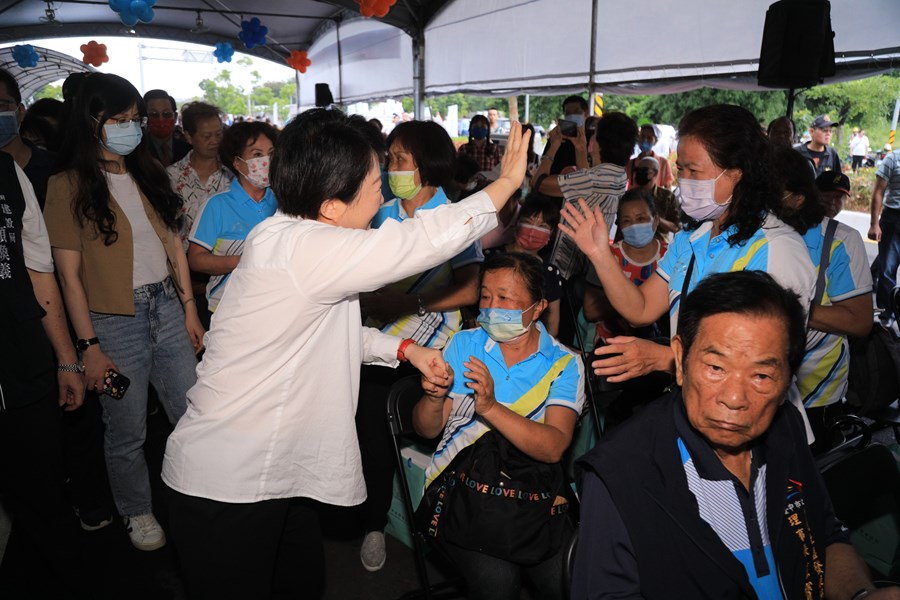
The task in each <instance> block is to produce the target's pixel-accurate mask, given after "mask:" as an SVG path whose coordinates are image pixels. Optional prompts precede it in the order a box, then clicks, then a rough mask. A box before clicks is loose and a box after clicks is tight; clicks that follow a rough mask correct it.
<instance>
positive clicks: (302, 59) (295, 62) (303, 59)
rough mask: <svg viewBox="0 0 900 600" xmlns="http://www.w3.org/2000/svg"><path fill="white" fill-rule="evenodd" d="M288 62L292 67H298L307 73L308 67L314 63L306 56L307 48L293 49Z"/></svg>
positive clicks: (297, 68)
mask: <svg viewBox="0 0 900 600" xmlns="http://www.w3.org/2000/svg"><path fill="white" fill-rule="evenodd" d="M287 64H288V66H289V67H291V68H292V69H296V70H298V71H300V72H301V73H306V68H307V67H309V65H311V64H312V61H311V60H309V58H307V56H306V50H291V55H290V56H289V57H288V59H287Z"/></svg>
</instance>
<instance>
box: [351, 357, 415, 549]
mask: <svg viewBox="0 0 900 600" xmlns="http://www.w3.org/2000/svg"><path fill="white" fill-rule="evenodd" d="M418 373H419V372H418V371H417V370H416V368H415V367H413V366H412V365H410V364H409V363H402V364H401V365H400V366H399V367H397V368H396V369H391V368H389V367H376V366H371V365H363V368H362V375H361V377H360V385H359V403H358V405H357V408H356V435H357V436H358V437H359V451H360V454H361V455H362V467H363V476H364V477H365V479H366V496H367V497H366V501H365V502H363V503H362V504H361V505H360V508H359V515H360V519H361V521H362V526H363V527H364V528H365V530H366V531H381V530H383V529H384V528H385V526H386V525H387V520H388V519H387V515H388V510H390V508H391V498H392V496H393V484H394V468H395V466H396V464H395V457H394V447H393V444H391V431H390V428H389V427H388V422H387V397H388V392H389V391H390V389H391V386H392V385H393V384H394V382H396V381H397V380H399V379H402V378H404V377H406V376H408V375H416V374H418Z"/></svg>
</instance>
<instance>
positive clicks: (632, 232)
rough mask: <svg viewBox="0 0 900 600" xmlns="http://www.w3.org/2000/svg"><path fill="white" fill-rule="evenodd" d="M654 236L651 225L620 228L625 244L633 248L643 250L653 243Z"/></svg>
mask: <svg viewBox="0 0 900 600" xmlns="http://www.w3.org/2000/svg"><path fill="white" fill-rule="evenodd" d="M655 235H656V230H655V229H654V228H653V223H635V224H634V225H629V226H628V227H623V228H622V237H623V238H624V239H625V243H626V244H628V245H629V246H632V247H634V248H643V247H644V246H646V245H647V244H649V243H650V242H652V241H653V236H655Z"/></svg>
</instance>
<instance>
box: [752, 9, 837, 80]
mask: <svg viewBox="0 0 900 600" xmlns="http://www.w3.org/2000/svg"><path fill="white" fill-rule="evenodd" d="M834 73H835V69H834V32H833V31H832V30H831V3H830V2H827V1H826V0H780V1H779V2H776V3H775V4H773V5H772V6H770V7H769V10H768V11H766V27H765V30H764V31H763V39H762V48H761V49H760V51H759V74H758V81H759V85H761V86H764V87H773V88H789V89H790V88H804V87H810V86H813V85H816V84H818V83H821V82H822V80H823V78H825V77H830V76H832V75H834Z"/></svg>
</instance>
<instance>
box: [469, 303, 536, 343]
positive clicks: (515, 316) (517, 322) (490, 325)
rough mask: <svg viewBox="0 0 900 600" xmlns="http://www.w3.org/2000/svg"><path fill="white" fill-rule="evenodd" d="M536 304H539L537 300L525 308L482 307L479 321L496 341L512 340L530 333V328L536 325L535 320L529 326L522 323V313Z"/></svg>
mask: <svg viewBox="0 0 900 600" xmlns="http://www.w3.org/2000/svg"><path fill="white" fill-rule="evenodd" d="M535 305H537V302H535V303H534V304H532V305H531V306H529V307H528V308H526V309H525V310H518V309H512V308H482V309H481V310H480V311H479V313H478V319H477V321H478V324H479V325H480V326H481V328H482V329H484V331H485V333H487V334H488V336H489V337H490V338H491V339H492V340H494V341H495V342H512V341H514V340H517V339H518V338H520V337H522V336H523V335H525V334H526V333H528V330H529V329H531V326H532V325H534V321H533V320H532V321H531V323H529V325H528V327H525V326H524V325H522V313H524V312H526V311H529V310H531V309H532V308H534V307H535Z"/></svg>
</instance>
